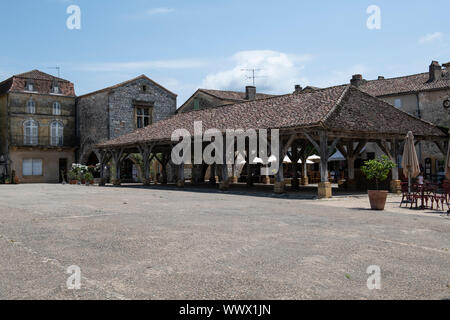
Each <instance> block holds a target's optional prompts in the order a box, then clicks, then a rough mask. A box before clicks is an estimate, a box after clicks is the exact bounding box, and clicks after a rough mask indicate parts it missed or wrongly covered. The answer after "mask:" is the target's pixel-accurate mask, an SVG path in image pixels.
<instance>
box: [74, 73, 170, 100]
mask: <svg viewBox="0 0 450 320" xmlns="http://www.w3.org/2000/svg"><path fill="white" fill-rule="evenodd" d="M138 79H147V80H149V81H151V82H152V83H154V84H155V85H157V86H158V87H160V88H161V89H163V90H165V91H167V92H169V93H170V94H172V95H174V96H175V97H177V96H178V95H177V94H175V93H173V92H172V91H170V90H169V89H166V88H165V87H163V86H162V85H160V84H159V83H157V82H156V81H154V80H152V79H150V78H149V77H147V76H146V75H145V74H141V75H140V76H137V77H135V78H132V79H129V80H126V81H123V82H120V83H117V84H114V85H111V86H108V87H105V88H103V89H98V90H95V91H92V92H89V93H85V94H83V95H81V96H78V98H83V97H87V96H90V95H93V94H97V93H100V92H105V91H109V90H112V89H115V88H119V87H121V86H124V85H126V84H128V83H130V82H133V81H136V80H138Z"/></svg>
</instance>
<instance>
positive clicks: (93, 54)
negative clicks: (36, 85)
mask: <svg viewBox="0 0 450 320" xmlns="http://www.w3.org/2000/svg"><path fill="white" fill-rule="evenodd" d="M71 4H76V5H78V6H79V7H80V8H81V30H69V29H68V28H67V27H66V20H67V18H68V17H69V15H68V14H67V13H66V9H67V7H68V6H69V5H71ZM370 5H377V6H379V7H380V9H381V29H379V30H369V29H368V28H367V25H366V21H367V19H368V17H369V14H367V12H366V10H367V8H368V7H369V6H370ZM0 10H1V11H0V36H1V39H2V41H1V45H0V78H1V79H2V80H3V79H5V78H7V77H9V76H10V75H12V74H16V73H20V72H24V71H28V70H31V69H40V70H42V71H44V72H49V73H55V71H54V70H52V69H48V67H52V66H60V67H61V69H62V70H61V76H62V77H63V78H66V79H68V80H71V81H73V82H74V83H75V87H76V92H77V94H83V93H87V92H90V91H93V90H97V89H100V88H103V87H106V86H109V85H113V84H115V83H118V82H121V81H125V80H128V79H130V78H133V77H135V76H138V75H140V74H146V75H147V76H149V77H150V78H152V79H153V80H155V81H157V82H159V83H161V84H162V85H164V86H166V87H167V88H168V89H170V90H171V91H174V92H175V93H177V94H179V98H178V104H179V105H181V104H182V103H183V102H184V101H185V100H186V99H187V98H188V97H189V96H190V95H191V94H192V93H193V92H194V91H195V90H196V89H197V88H199V87H206V88H210V89H232V90H240V89H243V88H244V87H245V85H248V84H251V81H250V80H248V79H246V73H245V72H243V71H241V69H245V68H259V69H262V70H261V71H260V72H259V75H260V76H261V77H260V78H258V79H256V80H257V87H258V91H263V92H268V93H287V92H290V91H293V89H294V85H295V84H301V85H303V86H306V85H313V86H319V87H324V86H330V85H335V84H342V83H346V82H347V81H348V80H349V79H350V77H351V75H352V74H355V73H362V74H363V75H364V77H365V78H366V79H373V78H376V77H377V76H378V75H384V76H386V77H391V76H400V75H405V74H412V73H419V72H425V71H427V68H428V65H429V64H430V62H431V60H438V61H440V62H441V63H442V62H448V61H450V19H448V12H449V11H450V3H449V2H448V0H447V1H444V0H442V1H441V0H436V1H428V2H427V1H420V2H419V1H414V2H412V3H411V1H403V0H396V1H375V0H371V1H364V0H347V1H325V0H323V1H300V0H279V1H266V0H246V1H242V0H240V1H237V0H226V1H218V0H209V1H205V0H183V1H181V0H160V1H157V0H129V1H123V0H74V1H71V0H22V1H6V0H2V4H1V9H0Z"/></svg>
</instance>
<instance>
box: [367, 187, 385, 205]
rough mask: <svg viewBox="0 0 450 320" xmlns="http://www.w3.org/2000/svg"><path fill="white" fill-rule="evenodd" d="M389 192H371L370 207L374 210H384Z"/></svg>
mask: <svg viewBox="0 0 450 320" xmlns="http://www.w3.org/2000/svg"><path fill="white" fill-rule="evenodd" d="M387 195H388V191H384V190H382V191H376V190H369V200H370V207H371V208H372V210H384V207H385V206H386V199H387Z"/></svg>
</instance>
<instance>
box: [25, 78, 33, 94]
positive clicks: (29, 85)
mask: <svg viewBox="0 0 450 320" xmlns="http://www.w3.org/2000/svg"><path fill="white" fill-rule="evenodd" d="M25 90H26V91H31V92H32V91H34V85H33V81H31V80H28V81H27V82H26V84H25Z"/></svg>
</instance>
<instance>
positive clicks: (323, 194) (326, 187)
mask: <svg viewBox="0 0 450 320" xmlns="http://www.w3.org/2000/svg"><path fill="white" fill-rule="evenodd" d="M318 196H319V199H329V198H331V197H333V193H332V189H331V183H329V182H321V183H319V187H318Z"/></svg>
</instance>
